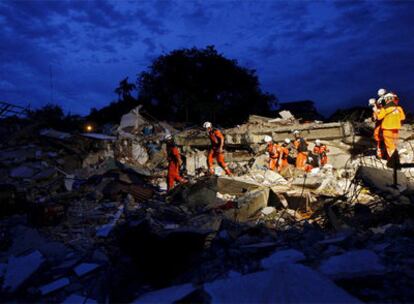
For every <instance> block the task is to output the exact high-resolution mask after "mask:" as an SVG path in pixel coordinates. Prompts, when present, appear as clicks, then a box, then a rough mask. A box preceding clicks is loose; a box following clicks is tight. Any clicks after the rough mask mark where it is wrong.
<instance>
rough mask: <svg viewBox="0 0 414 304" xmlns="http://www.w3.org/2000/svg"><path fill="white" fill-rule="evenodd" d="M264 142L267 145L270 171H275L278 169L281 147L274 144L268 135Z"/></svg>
mask: <svg viewBox="0 0 414 304" xmlns="http://www.w3.org/2000/svg"><path fill="white" fill-rule="evenodd" d="M263 140H264V142H265V143H266V144H267V147H266V151H267V153H268V154H269V162H268V167H269V170H272V171H274V170H275V169H276V168H277V167H278V161H279V145H278V144H276V143H273V141H272V138H271V137H270V136H269V135H266V136H265V137H264V139H263Z"/></svg>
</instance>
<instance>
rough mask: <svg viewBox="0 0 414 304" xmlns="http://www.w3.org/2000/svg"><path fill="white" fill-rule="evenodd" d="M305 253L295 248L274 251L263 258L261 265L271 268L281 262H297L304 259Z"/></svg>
mask: <svg viewBox="0 0 414 304" xmlns="http://www.w3.org/2000/svg"><path fill="white" fill-rule="evenodd" d="M305 259H306V257H305V255H304V254H303V253H302V252H300V251H299V250H296V249H285V250H280V251H276V252H275V253H273V254H272V255H270V256H268V257H267V258H264V259H263V260H262V262H261V265H262V267H263V268H264V269H270V268H273V267H275V266H277V265H279V264H281V263H283V264H284V263H297V262H301V261H303V260H305Z"/></svg>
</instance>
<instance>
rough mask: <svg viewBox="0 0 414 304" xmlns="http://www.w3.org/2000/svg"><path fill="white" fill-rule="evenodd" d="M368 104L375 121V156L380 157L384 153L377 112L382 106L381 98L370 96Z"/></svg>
mask: <svg viewBox="0 0 414 304" xmlns="http://www.w3.org/2000/svg"><path fill="white" fill-rule="evenodd" d="M378 95H379V94H378ZM368 104H369V105H370V106H371V107H372V120H373V121H374V122H375V127H374V140H375V142H376V153H375V154H376V156H377V158H378V159H382V158H383V157H384V155H385V153H383V150H384V139H383V137H382V129H381V120H380V119H378V114H379V112H380V110H381V108H382V98H379V99H378V100H376V99H375V98H370V99H369V101H368Z"/></svg>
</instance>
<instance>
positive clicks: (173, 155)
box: [167, 143, 186, 191]
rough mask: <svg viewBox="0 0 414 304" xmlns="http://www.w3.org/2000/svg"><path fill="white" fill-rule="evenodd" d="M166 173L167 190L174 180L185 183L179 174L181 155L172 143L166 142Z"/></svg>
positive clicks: (172, 185)
mask: <svg viewBox="0 0 414 304" xmlns="http://www.w3.org/2000/svg"><path fill="white" fill-rule="evenodd" d="M167 158H168V175H167V191H170V190H171V189H172V188H173V187H174V184H175V182H180V183H185V182H186V180H185V179H184V178H182V177H181V176H180V164H181V156H180V151H178V148H177V146H176V145H175V144H174V143H167Z"/></svg>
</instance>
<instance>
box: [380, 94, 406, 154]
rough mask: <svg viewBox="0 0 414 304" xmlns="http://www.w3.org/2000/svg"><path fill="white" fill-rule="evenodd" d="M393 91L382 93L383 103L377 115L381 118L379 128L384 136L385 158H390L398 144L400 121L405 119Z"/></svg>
mask: <svg viewBox="0 0 414 304" xmlns="http://www.w3.org/2000/svg"><path fill="white" fill-rule="evenodd" d="M396 96H397V95H395V94H393V93H388V94H385V95H384V101H385V105H384V106H383V107H382V108H381V109H380V111H379V113H378V115H377V117H378V119H379V120H381V121H382V122H381V129H382V134H383V137H384V143H385V148H386V150H387V159H390V158H391V156H392V155H393V153H394V151H395V149H396V148H397V145H398V138H399V131H400V129H401V121H403V120H405V113H404V110H403V109H402V108H401V107H400V106H398V105H397V102H398V97H396Z"/></svg>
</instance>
